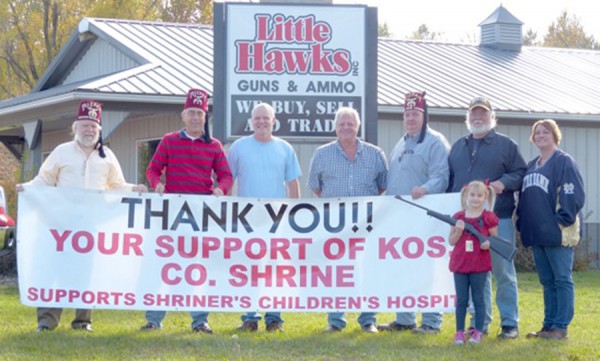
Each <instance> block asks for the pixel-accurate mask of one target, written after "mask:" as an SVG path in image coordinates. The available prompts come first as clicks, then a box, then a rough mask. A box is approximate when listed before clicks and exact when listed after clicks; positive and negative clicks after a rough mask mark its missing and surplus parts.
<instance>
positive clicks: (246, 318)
mask: <svg viewBox="0 0 600 361" xmlns="http://www.w3.org/2000/svg"><path fill="white" fill-rule="evenodd" d="M241 319H242V322H258V321H260V320H261V319H262V316H261V315H260V313H258V312H248V313H247V314H245V315H242V317H241ZM274 322H276V323H279V324H283V319H282V318H281V312H267V313H265V325H270V324H272V323H274Z"/></svg>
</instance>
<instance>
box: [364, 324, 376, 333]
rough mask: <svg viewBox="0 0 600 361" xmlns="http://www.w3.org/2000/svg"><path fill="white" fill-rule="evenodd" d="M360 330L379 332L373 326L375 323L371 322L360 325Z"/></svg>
mask: <svg viewBox="0 0 600 361" xmlns="http://www.w3.org/2000/svg"><path fill="white" fill-rule="evenodd" d="M362 330H363V331H364V332H366V333H378V332H379V331H378V330H377V327H375V324H373V323H369V324H367V325H364V326H362Z"/></svg>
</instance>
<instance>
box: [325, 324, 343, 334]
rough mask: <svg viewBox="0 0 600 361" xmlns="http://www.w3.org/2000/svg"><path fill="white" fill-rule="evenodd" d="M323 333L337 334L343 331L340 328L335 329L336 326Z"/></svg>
mask: <svg viewBox="0 0 600 361" xmlns="http://www.w3.org/2000/svg"><path fill="white" fill-rule="evenodd" d="M323 332H325V333H336V332H342V329H341V328H339V327H335V326H332V325H329V327H327V328H326V329H325V331H323Z"/></svg>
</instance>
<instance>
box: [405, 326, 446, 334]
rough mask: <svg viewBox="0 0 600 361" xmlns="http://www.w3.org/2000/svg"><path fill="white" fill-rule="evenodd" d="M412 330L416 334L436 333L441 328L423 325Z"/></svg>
mask: <svg viewBox="0 0 600 361" xmlns="http://www.w3.org/2000/svg"><path fill="white" fill-rule="evenodd" d="M410 332H412V333H413V334H415V335H436V334H438V333H440V329H439V328H435V327H431V326H427V325H422V326H421V327H417V328H413V329H412V330H411V331H410Z"/></svg>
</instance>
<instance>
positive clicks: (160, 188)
mask: <svg viewBox="0 0 600 361" xmlns="http://www.w3.org/2000/svg"><path fill="white" fill-rule="evenodd" d="M154 191H155V192H156V193H158V194H160V195H161V196H162V195H163V193H164V192H165V185H164V184H162V183H158V184H157V185H156V187H154Z"/></svg>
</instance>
